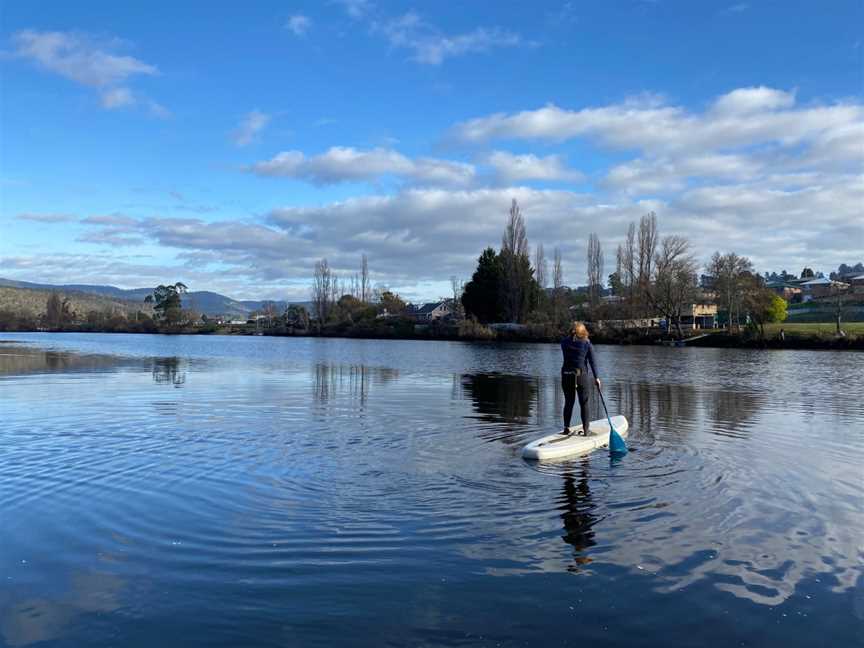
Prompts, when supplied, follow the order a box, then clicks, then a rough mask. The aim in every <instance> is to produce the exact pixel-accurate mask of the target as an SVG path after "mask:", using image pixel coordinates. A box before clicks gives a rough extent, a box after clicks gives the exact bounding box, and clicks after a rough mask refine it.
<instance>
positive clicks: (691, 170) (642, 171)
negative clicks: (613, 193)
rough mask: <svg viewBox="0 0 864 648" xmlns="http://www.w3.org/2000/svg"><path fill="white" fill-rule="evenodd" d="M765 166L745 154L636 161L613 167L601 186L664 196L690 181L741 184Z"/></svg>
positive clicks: (710, 154) (638, 193) (633, 192)
mask: <svg viewBox="0 0 864 648" xmlns="http://www.w3.org/2000/svg"><path fill="white" fill-rule="evenodd" d="M764 168H765V167H764V164H763V163H760V162H759V161H758V160H755V159H753V158H751V157H747V156H744V155H728V154H727V155H724V154H712V153H709V154H705V155H693V156H684V157H681V158H666V157H660V158H653V159H636V160H632V161H630V162H625V163H624V164H619V165H617V166H615V167H613V168H612V169H611V170H610V171H609V173H608V174H607V175H606V178H605V179H604V184H605V185H606V186H607V187H609V188H611V189H614V190H617V191H624V192H626V193H629V194H636V195H642V194H654V195H665V194H669V193H675V192H678V191H680V190H681V189H683V188H684V187H686V186H687V182H688V179H689V178H710V179H712V180H714V181H716V180H723V181H728V180H737V181H744V180H746V179H748V178H752V177H755V176H756V175H757V174H759V173H761V172H762V171H763V170H764Z"/></svg>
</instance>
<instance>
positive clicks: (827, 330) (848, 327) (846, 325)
mask: <svg viewBox="0 0 864 648" xmlns="http://www.w3.org/2000/svg"><path fill="white" fill-rule="evenodd" d="M781 328H782V329H783V330H784V331H785V332H786V335H816V334H822V335H834V333H835V332H836V331H837V325H836V324H835V323H834V322H805V323H797V322H796V323H789V322H781V323H779V324H766V325H765V336H766V337H774V336H775V335H777V332H778V331H779V330H780V329H781ZM841 328H842V329H843V330H844V331H846V335H864V322H842V323H841Z"/></svg>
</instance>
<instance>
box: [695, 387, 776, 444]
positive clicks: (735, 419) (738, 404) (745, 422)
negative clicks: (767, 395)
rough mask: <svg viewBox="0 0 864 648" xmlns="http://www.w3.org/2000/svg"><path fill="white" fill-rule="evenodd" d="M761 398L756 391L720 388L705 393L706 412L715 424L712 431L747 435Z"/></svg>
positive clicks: (731, 434) (739, 435) (740, 435)
mask: <svg viewBox="0 0 864 648" xmlns="http://www.w3.org/2000/svg"><path fill="white" fill-rule="evenodd" d="M762 400H763V398H762V396H761V395H760V394H759V393H758V392H743V391H731V390H728V389H722V390H719V391H716V392H711V393H709V394H707V398H706V401H707V410H708V414H709V415H710V416H711V418H712V419H713V420H714V422H715V423H716V424H717V425H716V426H715V427H714V431H715V432H716V433H717V434H721V435H726V436H738V437H742V436H747V435H748V433H749V428H750V424H751V422H752V421H753V419H754V418H756V415H757V413H758V412H759V408H760V407H761V404H762Z"/></svg>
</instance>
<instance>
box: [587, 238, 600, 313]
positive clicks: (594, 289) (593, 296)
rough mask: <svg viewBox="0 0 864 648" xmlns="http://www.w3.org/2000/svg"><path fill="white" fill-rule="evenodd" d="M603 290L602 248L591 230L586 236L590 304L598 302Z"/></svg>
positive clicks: (595, 304) (593, 304)
mask: <svg viewBox="0 0 864 648" xmlns="http://www.w3.org/2000/svg"><path fill="white" fill-rule="evenodd" d="M602 290H603V248H601V247H600V239H599V238H598V236H597V235H596V234H595V233H594V232H592V233H591V234H590V235H589V236H588V297H589V299H590V302H591V306H592V307H594V306H597V304H599V303H600V292H601V291H602Z"/></svg>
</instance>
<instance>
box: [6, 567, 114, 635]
mask: <svg viewBox="0 0 864 648" xmlns="http://www.w3.org/2000/svg"><path fill="white" fill-rule="evenodd" d="M69 580H70V582H69V587H68V590H67V591H66V592H65V593H62V594H59V596H58V597H57V598H46V597H32V598H24V597H21V598H20V600H17V601H15V602H13V603H11V604H10V605H8V606H3V607H4V608H5V609H4V610H3V612H2V614H0V634H2V637H3V639H4V641H5V642H6V644H8V645H9V646H29V645H30V644H35V643H40V642H43V641H51V640H54V639H59V638H61V637H63V636H64V635H66V634H67V632H68V630H69V629H70V627H71V626H72V625H73V624H74V623H75V621H76V620H77V619H78V617H80V616H81V615H83V614H87V613H93V614H104V613H109V612H114V611H115V610H117V609H118V608H120V606H121V602H120V593H121V591H122V590H123V588H124V587H125V581H124V580H123V579H121V578H120V577H119V576H116V575H114V574H109V573H105V572H96V571H91V572H83V571H77V572H75V573H73V574H72V575H71V577H70V579H69ZM16 598H17V597H16ZM0 600H2V599H0Z"/></svg>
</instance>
